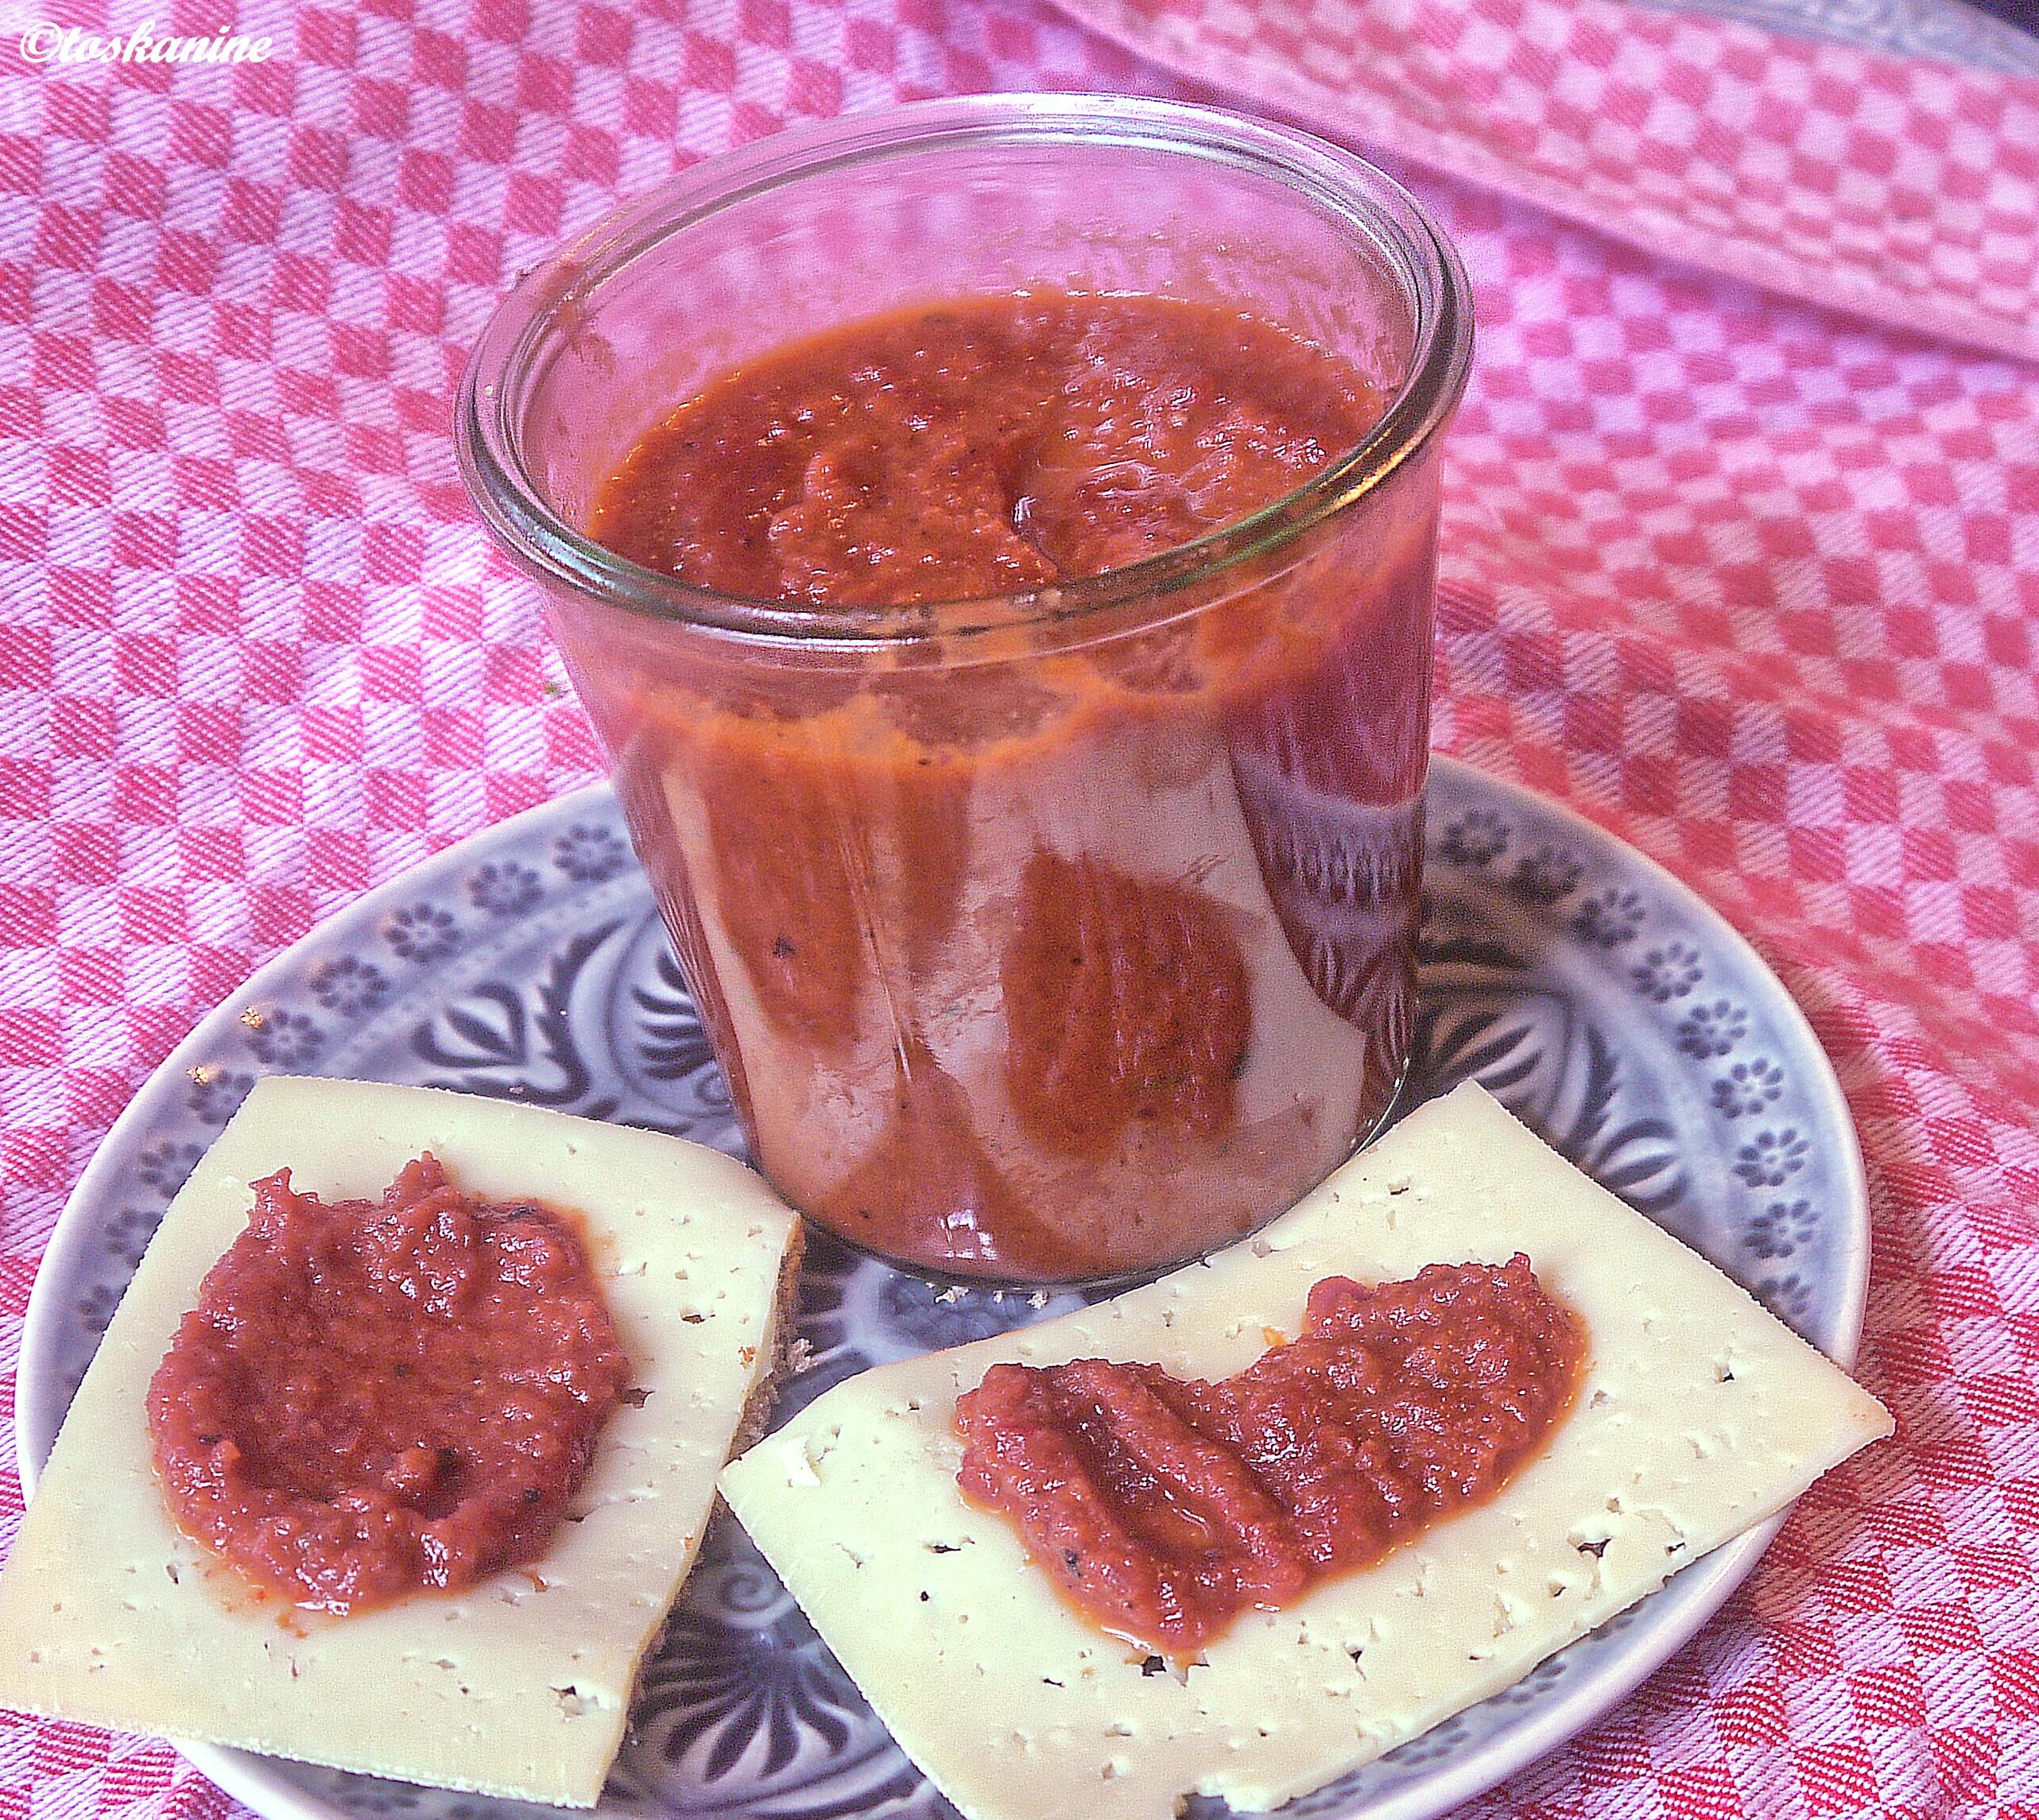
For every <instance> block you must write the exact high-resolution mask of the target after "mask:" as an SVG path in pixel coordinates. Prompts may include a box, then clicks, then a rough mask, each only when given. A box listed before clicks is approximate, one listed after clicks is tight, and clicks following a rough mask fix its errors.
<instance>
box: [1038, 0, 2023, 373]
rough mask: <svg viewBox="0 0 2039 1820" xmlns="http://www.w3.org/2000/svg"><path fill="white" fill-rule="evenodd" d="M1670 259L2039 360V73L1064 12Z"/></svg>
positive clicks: (1482, 4)
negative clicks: (2023, 74) (2029, 75)
mask: <svg viewBox="0 0 2039 1820" xmlns="http://www.w3.org/2000/svg"><path fill="white" fill-rule="evenodd" d="M1057 4H1060V5H1062V6H1065V7H1066V8H1067V10H1068V11H1069V12H1070V13H1071V14H1072V15H1073V16H1074V17H1077V18H1079V19H1081V20H1082V21H1084V23H1086V24H1087V25H1091V26H1092V27H1094V28H1095V29H1097V30H1099V31H1100V32H1103V33H1107V34H1108V35H1109V36H1111V37H1113V38H1114V39H1116V40H1117V41H1118V42H1120V43H1122V44H1123V45H1127V46H1129V47H1130V48H1132V49H1134V50H1135V51H1138V52H1141V53H1142V55H1144V56H1149V57H1152V58H1153V59H1155V60H1157V61H1158V62H1161V63H1162V64H1165V65H1167V66H1168V67H1169V68H1172V69H1174V70H1176V71H1179V72H1181V73H1182V74H1184V75H1185V76H1192V77H1194V78H1197V79H1201V80H1204V81H1207V82H1211V83H1216V84H1218V85H1219V86H1220V87H1223V88H1226V89H1229V90H1231V91H1235V92H1239V93H1243V94H1246V95H1251V96H1254V97H1255V98H1256V99H1258V100H1260V101H1262V102H1263V103H1268V104H1270V105H1272V106H1277V107H1280V108H1281V109H1283V110H1286V111H1288V112H1290V113H1293V114H1296V115H1298V116H1300V117H1301V118H1304V119H1306V120H1309V121H1312V122H1316V123H1317V124H1318V125H1319V126H1320V127H1321V128H1323V129H1324V130H1328V131H1330V132H1332V133H1333V134H1338V135H1340V136H1344V137H1353V138H1356V139H1359V140H1360V141H1364V142H1365V143H1366V144H1367V145H1370V146H1373V147H1375V148H1378V149H1382V150H1385V151H1388V152H1390V153H1398V154H1404V155H1406V156H1407V157H1410V158H1413V159H1415V160H1417V161H1420V162H1421V163H1423V164H1425V165H1428V166H1430V167H1431V168H1433V169H1436V170H1440V171H1445V172H1452V173H1453V174H1455V175H1456V176H1461V177H1467V178H1471V180H1474V181H1475V182H1477V183H1480V184H1485V185H1487V186H1488V187H1490V188H1494V189H1497V190H1500V191H1502V192H1505V193H1506V194H1508V195H1510V196H1517V197H1520V198H1523V199H1526V200H1529V201H1531V202H1534V203H1539V204H1541V206H1542V207H1545V208H1548V209H1550V210H1552V211H1554V212H1556V213H1557V214H1559V215H1565V216H1568V217H1569V218H1571V219H1573V220H1576V221H1583V222H1585V223H1589V224H1590V225H1591V226H1592V227H1595V228H1597V229H1599V230H1601V231H1602V232H1604V233H1608V234H1616V235H1618V236H1619V237H1620V238H1622V239H1624V240H1626V241H1629V242H1632V243H1634V245H1636V246H1642V247H1644V248H1646V249H1647V250H1649V251H1650V252H1652V253H1655V254H1665V255H1669V257H1671V258H1677V259H1684V260H1689V261H1692V263H1693V264H1695V265H1703V266H1706V267H1708V268H1710V269H1713V270H1715V271H1718V272H1723V273H1731V274H1732V275H1733V276H1735V277H1739V278H1745V279H1747V280H1749V281H1750V282H1752V283H1754V284H1758V285H1766V286H1767V287H1769V288H1771V289H1773V290H1777V291H1782V292H1788V293H1789V294H1790V295H1793V296H1800V297H1805V298H1809V299H1810V300H1812V301H1814V302H1816V303H1819V304H1824V305H1827V306H1829V307H1832V308H1839V309H1844V310H1847V311H1851V312H1854V313H1855V314H1858V315H1860V316H1868V317H1871V318H1874V319H1876V320H1878V321H1881V322H1886V323H1895V324H1898V325H1899V326H1901V327H1906V328H1910V329H1914V330H1917V331H1920V332H1921V333H1923V334H1926V335H1936V336H1940V337H1944V338H1946V339H1952V340H1957V341H1963V342H1967V343H1972V344H1974V345H1975V346H1976V347H1987V348H1994V349H1998V350H2002V351H2004V352H2006V353H2012V354H2024V355H2026V356H2028V357H2033V358H2039V79H2031V78H2026V77H2018V76H2003V75H1997V74H1993V73H1991V72H1983V71H1979V70H1969V69H1963V68H1956V67H1954V66H1952V65H1950V64H1939V63H1933V62H1929V61H1926V60H1921V59H1917V58H1909V57H1901V56H1886V55H1882V54H1879V53H1878V52H1871V51H1864V50H1858V49H1855V48H1851V47H1848V46H1843V45H1832V44H1816V43H1812V42H1809V41H1804V40H1801V39H1797V38H1789V37H1777V36H1774V35H1773V34H1772V33H1768V32H1765V31H1763V30H1762V29H1759V28H1758V27H1755V26H1753V25H1742V24H1740V23H1738V22H1736V21H1731V20H1725V19H1720V18H1716V17H1708V16H1707V15H1704V14H1683V13H1677V12H1659V11H1653V10H1642V9H1641V8H1638V7H1634V6H1625V5H1623V4H1622V0H1057Z"/></svg>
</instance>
